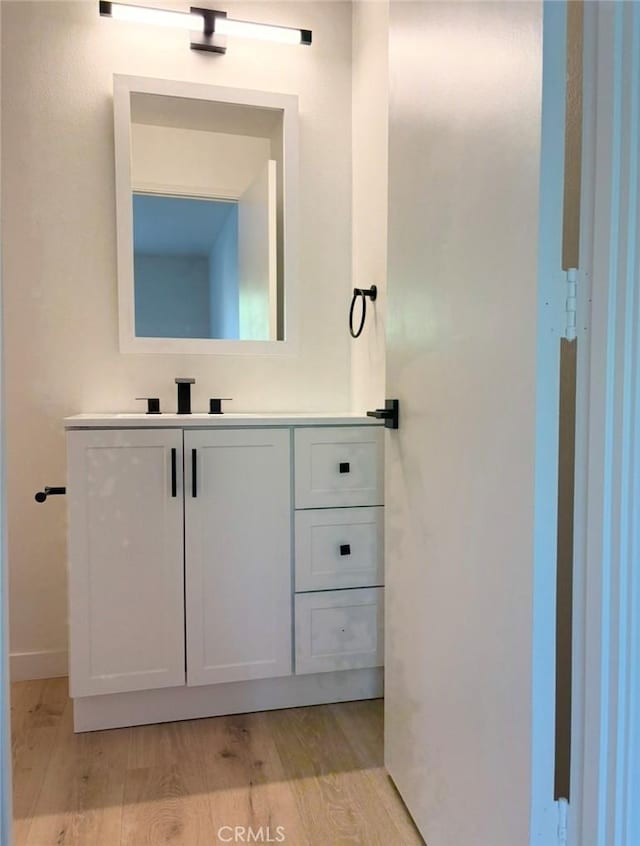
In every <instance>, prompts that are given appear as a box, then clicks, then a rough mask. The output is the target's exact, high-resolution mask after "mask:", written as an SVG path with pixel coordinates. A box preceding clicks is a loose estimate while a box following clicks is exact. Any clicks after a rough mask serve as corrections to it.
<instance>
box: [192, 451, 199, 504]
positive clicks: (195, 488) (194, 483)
mask: <svg viewBox="0 0 640 846" xmlns="http://www.w3.org/2000/svg"><path fill="white" fill-rule="evenodd" d="M191 496H192V497H194V498H195V497H197V496H198V453H197V450H195V449H192V450H191Z"/></svg>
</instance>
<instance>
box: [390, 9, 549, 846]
mask: <svg viewBox="0 0 640 846" xmlns="http://www.w3.org/2000/svg"><path fill="white" fill-rule="evenodd" d="M550 5H551V6H554V5H555V4H550ZM551 11H553V10H551ZM545 15H546V12H545ZM555 24H556V29H555V30H554V29H551V30H550V32H549V36H550V37H549V40H548V44H547V42H546V41H545V51H547V50H551V45H553V44H555V48H556V52H557V55H558V57H560V60H561V59H562V56H563V55H564V44H563V43H562V37H563V30H562V28H563V21H562V16H561V15H560V17H559V18H558V19H556V21H555ZM545 26H546V21H545ZM542 32H543V6H542V4H540V3H512V2H496V3H485V2H467V3H442V2H435V1H434V2H422V3H392V4H391V8H390V79H391V87H390V90H391V101H390V115H389V121H390V128H389V160H390V161H389V194H390V209H389V215H390V216H389V254H388V255H389V258H388V262H389V274H388V286H389V290H388V297H389V316H388V335H387V396H389V397H397V398H399V400H400V405H401V415H400V419H401V425H400V429H399V430H398V431H397V432H393V431H392V432H389V433H388V438H387V449H386V462H387V463H386V493H385V502H386V504H387V507H386V509H385V511H386V529H385V550H386V552H385V559H386V585H387V588H386V601H385V607H386V635H385V639H386V655H385V667H386V683H385V697H386V706H385V722H386V738H385V745H386V751H385V757H386V765H387V768H388V770H389V772H390V775H391V776H392V778H393V780H394V782H395V784H396V785H397V787H398V788H399V791H400V793H401V795H402V797H403V799H404V801H405V802H406V804H407V806H408V808H409V810H410V812H411V814H412V815H413V817H414V819H415V821H416V823H417V824H418V827H419V828H420V830H421V832H422V834H423V836H424V838H425V840H426V842H427V843H428V844H429V846H462V844H465V846H466V845H467V844H468V846H514V844H517V846H526V844H529V843H533V842H535V843H540V844H543V846H551V844H553V843H555V842H556V837H557V831H556V829H557V821H556V825H555V826H554V825H551V824H550V823H549V819H550V818H551V817H550V815H551V814H552V812H554V811H555V809H554V807H553V757H552V755H553V683H554V630H555V618H554V581H553V578H552V575H553V572H554V565H555V559H554V557H553V554H552V555H551V556H550V557H549V558H548V559H547V560H546V561H545V563H544V567H543V571H544V578H541V576H540V571H539V570H538V569H537V568H538V563H539V560H538V556H539V554H540V549H539V545H541V544H542V542H543V540H544V539H546V538H547V536H548V533H549V532H550V533H551V534H552V535H553V532H554V528H555V524H554V522H553V521H554V500H553V496H554V494H555V493H557V488H556V491H554V487H553V486H554V479H553V472H554V466H557V456H556V455H555V453H554V449H555V446H554V437H555V438H557V372H555V375H554V367H555V368H557V354H558V346H559V341H558V334H557V332H555V334H554V330H553V328H549V327H547V326H546V325H545V319H546V318H545V317H544V315H545V314H546V313H547V312H550V311H551V309H552V308H553V307H554V305H555V303H554V302H553V301H551V300H549V301H547V302H546V312H545V311H544V309H545V302H544V301H542V302H541V303H540V310H539V302H538V296H539V273H542V262H541V256H542V251H540V252H539V240H538V238H539V222H541V223H542V224H543V230H544V227H545V226H546V223H547V222H546V219H545V218H544V213H545V210H546V209H547V204H549V198H550V197H551V196H552V197H553V202H551V203H550V205H551V206H552V207H553V209H554V210H556V209H559V210H561V205H562V194H561V188H562V181H561V175H562V174H561V168H560V169H559V170H557V172H555V174H554V173H549V174H547V171H546V170H545V172H544V178H543V180H542V194H541V193H540V189H541V177H542V176H543V174H542V173H541V154H542V151H541V121H542V82H543V80H542V66H543V52H542ZM546 34H547V30H546V29H545V35H546ZM554 39H555V42H554ZM546 59H547V57H546V53H545V62H546ZM558 67H559V74H558V78H557V79H555V80H554V84H555V90H556V91H557V92H558V94H557V96H558V98H559V102H560V103H561V104H562V103H563V93H562V91H563V80H564V67H563V66H562V61H559V62H558ZM545 69H546V65H545ZM546 85H547V83H546V82H545V86H546ZM550 87H551V88H553V86H551V85H550ZM545 93H546V87H545ZM545 103H546V100H545ZM545 108H546V106H545ZM554 118H555V119H556V123H555V126H556V129H554V131H556V132H558V131H559V132H560V142H561V141H562V132H563V126H564V122H563V118H564V115H563V113H562V112H560V115H559V119H558V115H554ZM557 127H559V129H558V128H557ZM556 142H557V139H556ZM544 143H546V140H543V144H544ZM554 149H556V150H558V151H559V153H560V155H561V151H562V149H563V147H562V143H560V144H558V143H556V145H555V148H554ZM543 150H544V152H545V154H546V152H547V151H546V149H545V148H544V147H543ZM543 161H544V158H543ZM545 179H546V180H547V181H546V182H545ZM558 191H559V192H560V193H559V195H558ZM554 213H555V212H554ZM545 233H546V230H544V232H543V233H541V237H542V234H545ZM560 238H561V228H560V227H558V228H557V230H556V231H554V232H552V233H551V236H550V237H549V238H548V239H547V241H546V242H545V245H544V248H545V249H548V250H556V248H557V247H558V246H559V243H560ZM558 252H559V250H558ZM558 261H559V259H558ZM557 271H560V264H558V266H557ZM554 281H555V280H554V279H553V278H551V282H554ZM541 315H542V316H541ZM540 339H542V340H540ZM541 350H542V353H541V352H540V351H541ZM549 351H550V352H549ZM547 353H549V355H548V356H547ZM554 355H555V356H556V359H555V364H554V363H553V356H554ZM545 356H547V358H548V362H549V371H548V372H549V379H548V381H547V382H545V380H544V379H541V380H540V384H539V385H538V386H537V385H536V380H537V379H539V376H540V365H539V362H538V359H539V357H541V358H542V359H544V358H545ZM545 360H546V359H545ZM545 366H546V364H545ZM554 380H555V381H554ZM538 388H540V392H539V396H540V397H542V398H543V400H542V401H543V402H545V401H546V402H547V403H548V406H547V409H546V410H547V412H548V414H547V416H546V417H545V425H546V424H547V423H548V422H549V420H550V421H551V428H550V432H551V434H550V436H549V439H548V441H547V443H546V444H544V445H543V447H542V450H543V451H544V450H545V449H546V450H547V452H546V453H545V465H544V466H545V469H546V470H548V469H549V467H550V468H551V470H550V472H549V474H548V477H547V479H546V480H544V479H542V476H541V475H540V472H539V471H540V465H539V464H538V463H537V453H536V443H537V439H538V438H539V434H540V420H541V419H542V416H543V415H542V413H541V412H540V409H541V408H542V405H540V404H539V406H538V408H537V407H536V396H537V389H538ZM544 398H546V399H544ZM554 403H555V404H556V410H555V412H554ZM554 413H555V415H556V416H555V418H554ZM537 415H538V419H537ZM554 424H555V435H554V429H553V426H554ZM554 462H555V465H554ZM543 481H548V482H549V485H548V487H547V488H546V489H545V492H546V496H547V501H548V505H549V508H548V510H549V512H550V517H549V520H548V522H547V523H545V524H544V526H543V529H542V530H541V531H540V533H538V524H537V523H536V520H537V519H538V509H537V507H536V506H537V499H536V498H537V496H538V491H537V486H538V489H539V490H542V482H543ZM545 533H547V534H545ZM539 623H540V626H539V625H538V624H539ZM545 662H546V666H544V667H543V670H544V673H543V676H544V677H543V679H542V682H540V680H539V678H538V675H537V672H538V669H539V666H540V664H541V663H543V664H544V663H545ZM541 691H542V692H541ZM540 701H542V706H541V707H542V712H544V719H542V720H541V724H540V726H538V725H537V724H536V720H538V716H539V714H540V713H542V712H540V711H539V710H537V709H538V704H539V702H540ZM541 784H542V788H541V789H540V785H541ZM540 796H542V804H543V805H544V807H540V806H539V805H538V804H537V802H538V799H539V797H540ZM533 805H535V806H536V807H535V808H532V806H533ZM545 826H546V828H545Z"/></svg>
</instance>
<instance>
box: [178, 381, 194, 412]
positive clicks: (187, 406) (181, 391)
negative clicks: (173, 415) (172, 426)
mask: <svg viewBox="0 0 640 846" xmlns="http://www.w3.org/2000/svg"><path fill="white" fill-rule="evenodd" d="M195 381H196V380H195V379H176V385H177V386H178V414H191V386H192V385H194V384H195Z"/></svg>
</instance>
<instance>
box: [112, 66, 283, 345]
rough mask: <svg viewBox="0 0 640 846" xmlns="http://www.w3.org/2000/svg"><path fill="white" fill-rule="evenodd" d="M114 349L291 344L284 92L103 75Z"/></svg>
mask: <svg viewBox="0 0 640 846" xmlns="http://www.w3.org/2000/svg"><path fill="white" fill-rule="evenodd" d="M114 119H115V157H116V208H117V235H118V302H119V321H120V327H119V328H120V349H121V351H122V352H141V353H147V352H159V353H181V352H182V353H190V354H193V353H232V354H238V353H249V354H256V353H258V354H260V353H266V354H273V353H280V352H286V351H287V350H288V348H290V347H291V342H292V337H293V333H294V327H293V326H292V303H293V300H294V290H293V288H294V279H295V276H296V273H295V270H294V268H295V255H296V235H295V233H296V220H297V208H296V203H297V167H298V157H297V98H296V97H293V96H289V95H282V94H273V93H269V92H261V91H249V90H246V89H233V88H222V87H219V86H212V85H202V84H198V83H188V82H175V81H169V80H159V79H146V78H141V77H130V76H121V75H116V76H114Z"/></svg>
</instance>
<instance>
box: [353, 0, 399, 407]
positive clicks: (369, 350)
mask: <svg viewBox="0 0 640 846" xmlns="http://www.w3.org/2000/svg"><path fill="white" fill-rule="evenodd" d="M388 74H389V3H388V2H387V0H375V2H374V0H356V2H354V4H353V76H352V97H353V101H352V131H353V175H352V188H353V200H352V202H353V256H352V279H353V284H352V285H350V288H349V291H350V292H351V290H352V289H353V287H357V288H370V287H371V285H373V284H375V285H377V287H378V299H377V301H376V303H375V305H373V306H372V305H371V303H368V305H367V322H366V325H365V328H364V331H363V333H362V335H361V336H360V337H359V338H358V339H357V340H352V339H351V338H350V339H349V340H350V342H351V384H352V387H351V402H352V405H353V409H354V410H355V411H364V410H366V409H369V408H376V407H378V406H380V405H381V404H383V401H384V396H385V355H384V349H385V347H384V345H385V306H386V284H387V193H388V192H387V184H388V155H387V148H388V124H389V77H388ZM350 299H351V294H350V293H348V301H347V304H346V306H347V308H348V305H349V301H350ZM356 308H357V310H358V311H357V314H356V316H355V319H356V321H359V320H360V303H358V305H357V306H356ZM344 320H345V326H346V325H347V324H346V320H347V315H346V314H345V318H344Z"/></svg>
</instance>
